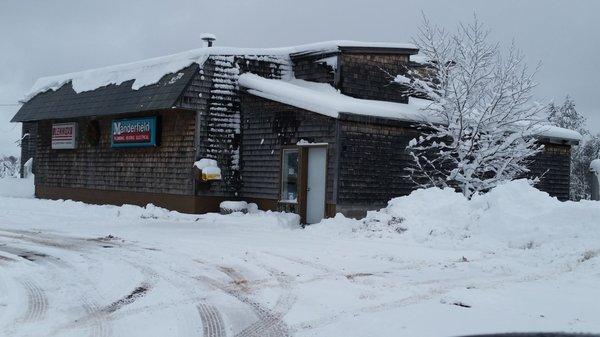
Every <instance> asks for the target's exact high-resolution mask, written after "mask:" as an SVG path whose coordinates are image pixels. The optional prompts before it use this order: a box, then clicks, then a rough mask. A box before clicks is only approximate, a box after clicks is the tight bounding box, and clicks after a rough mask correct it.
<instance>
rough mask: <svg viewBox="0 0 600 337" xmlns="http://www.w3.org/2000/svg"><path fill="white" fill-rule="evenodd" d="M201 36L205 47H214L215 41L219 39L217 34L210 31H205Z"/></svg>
mask: <svg viewBox="0 0 600 337" xmlns="http://www.w3.org/2000/svg"><path fill="white" fill-rule="evenodd" d="M200 38H201V39H202V41H204V47H212V46H213V42H214V41H215V40H216V39H217V37H216V36H214V35H213V34H210V33H203V34H202V35H200Z"/></svg>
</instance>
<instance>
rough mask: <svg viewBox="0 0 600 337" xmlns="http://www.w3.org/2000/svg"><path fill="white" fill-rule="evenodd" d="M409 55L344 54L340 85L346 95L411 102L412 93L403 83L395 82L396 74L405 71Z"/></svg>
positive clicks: (340, 68)
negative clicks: (398, 84) (409, 96)
mask: <svg viewBox="0 0 600 337" xmlns="http://www.w3.org/2000/svg"><path fill="white" fill-rule="evenodd" d="M408 61H409V55H407V54H380V53H343V52H342V53H341V54H340V56H339V60H338V71H339V72H340V74H339V76H340V79H339V83H338V88H339V89H340V90H341V92H342V93H343V94H344V95H348V96H352V97H356V98H362V99H373V100H382V101H390V102H397V103H408V96H407V95H406V93H405V92H404V91H403V90H402V88H401V87H400V86H397V85H394V84H393V83H392V81H393V79H394V77H395V76H396V75H398V74H401V73H405V72H406V69H407V66H408Z"/></svg>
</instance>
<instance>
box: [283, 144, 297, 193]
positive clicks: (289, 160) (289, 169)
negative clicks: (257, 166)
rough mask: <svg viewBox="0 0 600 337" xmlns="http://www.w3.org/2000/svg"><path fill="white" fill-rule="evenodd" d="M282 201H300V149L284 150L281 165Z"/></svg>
mask: <svg viewBox="0 0 600 337" xmlns="http://www.w3.org/2000/svg"><path fill="white" fill-rule="evenodd" d="M281 170H282V172H281V201H286V202H297V201H298V150H297V149H289V150H288V149H286V150H283V157H282V165H281Z"/></svg>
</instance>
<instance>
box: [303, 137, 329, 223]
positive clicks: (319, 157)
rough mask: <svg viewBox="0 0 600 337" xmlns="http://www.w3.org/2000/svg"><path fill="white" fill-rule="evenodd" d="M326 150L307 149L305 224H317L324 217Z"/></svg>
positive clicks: (321, 148) (319, 148) (318, 148)
mask: <svg viewBox="0 0 600 337" xmlns="http://www.w3.org/2000/svg"><path fill="white" fill-rule="evenodd" d="M326 168H327V148H326V147H310V148H309V149H308V172H307V179H306V180H307V181H306V190H307V192H306V222H307V223H309V224H313V223H317V222H319V221H321V219H323V217H324V216H325V184H326V179H325V177H326V174H327V172H326Z"/></svg>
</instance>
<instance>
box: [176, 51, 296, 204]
mask: <svg viewBox="0 0 600 337" xmlns="http://www.w3.org/2000/svg"><path fill="white" fill-rule="evenodd" d="M284 71H289V64H288V63H287V62H286V61H284V60H281V59H280V58H278V57H274V56H260V55H246V56H228V55H220V56H219V55H215V56H211V57H210V58H209V59H208V60H207V61H206V62H205V63H204V65H203V67H202V69H200V70H199V72H198V74H197V75H196V76H195V77H194V78H192V81H191V82H190V85H189V86H188V88H187V89H186V90H185V91H184V93H183V95H182V97H181V99H180V102H179V103H178V106H181V107H183V108H186V109H193V110H196V111H197V118H198V125H197V129H196V143H197V148H196V159H200V158H211V159H215V160H217V162H218V163H219V167H220V168H221V171H222V180H220V181H214V182H208V183H204V182H198V183H197V184H196V194H197V195H203V196H222V197H230V198H235V197H237V194H238V192H239V189H240V186H241V175H240V142H241V135H240V132H241V127H240V118H241V116H240V110H241V108H240V97H239V87H238V77H239V75H240V74H241V73H243V72H252V73H255V74H258V75H260V76H264V77H269V78H280V77H281V74H282V72H284Z"/></svg>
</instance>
